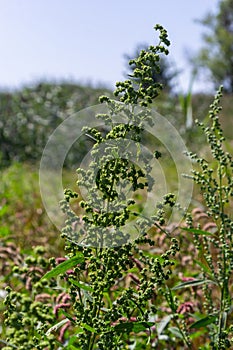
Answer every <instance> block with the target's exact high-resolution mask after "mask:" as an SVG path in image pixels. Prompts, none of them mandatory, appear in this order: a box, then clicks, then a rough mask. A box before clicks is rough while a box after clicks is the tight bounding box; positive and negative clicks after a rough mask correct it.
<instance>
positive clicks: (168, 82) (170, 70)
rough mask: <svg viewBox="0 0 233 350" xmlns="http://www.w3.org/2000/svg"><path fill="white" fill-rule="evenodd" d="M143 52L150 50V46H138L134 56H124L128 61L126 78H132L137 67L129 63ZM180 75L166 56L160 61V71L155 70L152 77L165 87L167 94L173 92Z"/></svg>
mask: <svg viewBox="0 0 233 350" xmlns="http://www.w3.org/2000/svg"><path fill="white" fill-rule="evenodd" d="M142 50H145V51H146V50H148V44H146V43H142V44H139V45H137V47H136V49H135V51H134V53H133V54H132V55H130V54H124V58H125V60H126V64H125V66H126V68H127V73H125V75H126V76H128V77H130V78H131V74H130V73H131V72H133V70H134V68H135V66H134V65H131V66H129V64H128V62H129V61H130V60H131V59H132V58H134V57H138V56H139V54H140V51H142ZM178 74H179V71H178V70H177V69H176V68H174V64H172V63H171V62H170V60H169V59H168V58H167V57H166V56H161V57H160V61H159V69H158V67H155V68H154V72H153V75H152V78H153V80H154V82H156V83H160V84H162V85H163V89H164V90H165V91H167V92H171V91H172V90H173V88H174V86H175V78H176V77H177V75H178Z"/></svg>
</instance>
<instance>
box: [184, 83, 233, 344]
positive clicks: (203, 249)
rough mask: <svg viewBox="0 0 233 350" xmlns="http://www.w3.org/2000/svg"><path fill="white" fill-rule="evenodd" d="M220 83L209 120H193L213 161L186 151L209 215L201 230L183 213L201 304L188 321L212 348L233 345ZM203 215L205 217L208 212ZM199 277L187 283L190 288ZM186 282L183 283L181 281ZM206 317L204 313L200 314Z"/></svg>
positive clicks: (228, 185) (231, 188) (228, 162)
mask: <svg viewBox="0 0 233 350" xmlns="http://www.w3.org/2000/svg"><path fill="white" fill-rule="evenodd" d="M222 89H223V88H222V87H220V89H219V91H218V93H217V94H216V97H215V99H214V102H213V104H212V105H211V106H210V111H209V122H210V123H209V124H210V125H204V124H203V123H202V122H199V121H197V124H198V125H199V126H200V127H201V128H202V130H203V133H204V134H205V136H206V140H207V143H208V145H209V146H210V150H211V153H212V157H213V162H212V164H209V162H208V161H206V160H205V158H203V157H199V156H197V155H196V154H194V153H190V154H189V155H190V156H191V158H192V159H193V160H194V161H195V162H196V163H197V164H198V165H199V167H200V170H193V175H192V176H191V179H192V180H194V181H195V182H196V183H197V184H198V185H199V186H200V188H201V193H202V194H203V197H204V202H205V204H206V207H207V208H208V210H207V213H206V214H207V215H208V217H209V218H211V220H212V222H210V223H209V224H208V225H207V226H206V227H205V230H203V229H200V223H199V224H198V225H196V227H195V226H194V224H193V220H192V218H191V217H190V216H189V217H187V223H188V226H189V229H188V231H190V232H192V233H193V234H194V244H195V247H196V251H197V258H198V259H197V260H196V261H195V262H196V263H197V264H198V266H199V268H201V272H202V281H199V282H200V284H202V285H203V288H202V292H203V295H202V297H203V305H202V308H201V309H202V310H201V311H202V312H203V314H202V315H199V317H198V319H197V321H196V322H195V323H194V324H192V326H191V328H192V329H198V330H199V329H202V330H203V327H205V330H204V332H206V331H207V332H208V336H209V339H210V347H208V349H209V348H211V349H213V350H219V349H227V348H232V344H233V338H232V333H233V327H232V321H233V317H232V316H233V315H232V297H233V294H232V281H233V280H232V277H233V276H232V272H233V238H232V233H233V220H232V212H231V211H230V210H231V208H232V199H233V158H232V156H231V154H230V153H229V152H228V151H227V150H226V145H225V144H224V141H225V138H224V136H223V130H222V128H221V125H220V122H219V112H220V111H221V107H219V102H220V98H221V96H222ZM207 215H206V216H207ZM192 283H193V285H195V283H198V281H197V280H196V281H195V280H194V281H189V285H190V286H191V285H192ZM186 286H187V285H186ZM204 315H205V316H204Z"/></svg>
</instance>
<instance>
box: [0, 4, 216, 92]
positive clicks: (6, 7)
mask: <svg viewBox="0 0 233 350" xmlns="http://www.w3.org/2000/svg"><path fill="white" fill-rule="evenodd" d="M217 3H218V0H195V1H194V0H189V1H187V0H176V1H175V0H144V1H142V0H140V1H139V0H134V1H133V0H117V1H110V0H108V1H106V0H98V1H94V0H92V1H91V0H86V1H84V0H82V1H81V0H32V1H30V0H20V1H19V0H0V88H18V87H20V86H21V85H27V84H29V83H32V82H35V81H39V80H43V79H46V80H51V79H53V80H57V81H58V80H60V79H66V80H69V79H72V80H73V81H79V82H82V83H93V84H97V83H98V82H102V83H104V84H108V85H109V86H113V84H114V82H115V81H118V80H121V79H122V78H123V72H124V71H125V60H124V58H123V55H124V54H125V53H129V54H130V53H133V52H134V49H135V47H136V46H137V44H139V43H143V42H147V43H150V44H155V43H156V39H157V37H156V34H155V31H154V30H153V26H154V25H155V24H156V23H160V24H162V25H163V26H164V27H165V28H166V29H167V31H168V34H169V38H170V40H171V42H172V45H171V47H170V53H171V54H170V58H171V60H173V61H174V62H175V64H176V67H177V68H178V69H183V74H182V75H181V76H180V78H179V84H180V86H181V87H182V89H183V90H185V89H186V88H187V87H188V84H189V78H190V73H189V69H188V66H187V60H186V55H187V53H189V54H191V53H193V52H195V51H197V50H198V48H200V46H201V33H203V30H204V28H203V27H201V26H200V25H198V24H196V23H195V22H194V19H198V18H202V17H203V16H204V15H205V14H206V13H207V12H208V11H214V10H216V5H217ZM201 86H202V88H203V85H198V84H196V89H198V88H199V87H201Z"/></svg>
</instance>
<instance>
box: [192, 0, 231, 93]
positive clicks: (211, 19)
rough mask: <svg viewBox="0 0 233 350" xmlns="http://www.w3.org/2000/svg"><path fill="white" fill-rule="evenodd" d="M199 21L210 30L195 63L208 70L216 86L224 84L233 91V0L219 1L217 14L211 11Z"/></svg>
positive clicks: (205, 36)
mask: <svg viewBox="0 0 233 350" xmlns="http://www.w3.org/2000/svg"><path fill="white" fill-rule="evenodd" d="M198 22H199V23H201V24H202V25H203V26H204V27H205V28H207V29H208V31H207V33H204V35H203V41H204V46H203V48H202V49H201V50H200V52H199V54H198V55H197V56H196V57H195V58H194V59H193V63H194V64H195V66H196V67H197V68H204V69H205V70H207V72H208V73H209V78H210V80H211V81H212V82H213V83H214V85H215V88H216V87H217V86H219V85H220V84H222V85H223V86H224V89H225V91H226V92H228V93H233V0H222V1H219V3H218V8H217V12H216V14H213V13H209V14H207V15H206V16H205V17H204V18H203V19H202V20H199V21H198ZM199 72H200V70H199Z"/></svg>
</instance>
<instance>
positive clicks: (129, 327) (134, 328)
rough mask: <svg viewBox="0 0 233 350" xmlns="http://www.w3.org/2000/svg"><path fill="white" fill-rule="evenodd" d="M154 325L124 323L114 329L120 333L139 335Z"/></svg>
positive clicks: (147, 323)
mask: <svg viewBox="0 0 233 350" xmlns="http://www.w3.org/2000/svg"><path fill="white" fill-rule="evenodd" d="M153 325H154V322H123V323H119V324H117V325H116V326H115V327H114V328H115V330H116V331H117V332H118V333H125V332H127V333H130V332H134V333H139V332H143V331H145V330H147V329H148V328H150V327H151V326H153Z"/></svg>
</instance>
